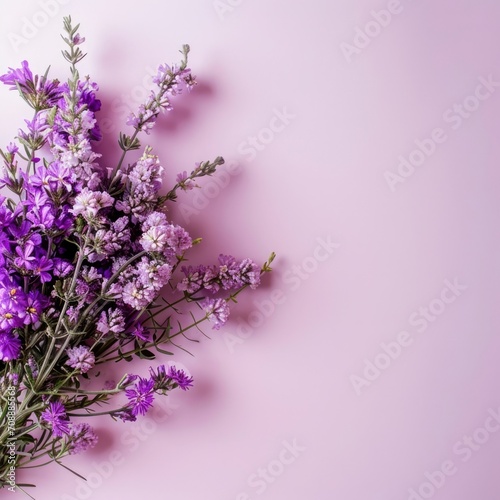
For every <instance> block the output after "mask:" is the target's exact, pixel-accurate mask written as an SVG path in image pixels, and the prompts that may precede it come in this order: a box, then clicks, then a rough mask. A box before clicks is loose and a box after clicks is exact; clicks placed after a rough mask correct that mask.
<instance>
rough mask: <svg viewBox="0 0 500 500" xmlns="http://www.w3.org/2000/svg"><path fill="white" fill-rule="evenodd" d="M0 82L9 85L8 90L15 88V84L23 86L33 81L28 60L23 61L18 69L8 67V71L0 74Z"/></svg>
mask: <svg viewBox="0 0 500 500" xmlns="http://www.w3.org/2000/svg"><path fill="white" fill-rule="evenodd" d="M0 82H2V83H3V84H5V85H9V86H10V87H9V90H17V84H19V85H20V86H22V87H23V86H27V85H28V84H29V83H31V82H33V73H32V72H31V70H30V68H29V64H28V61H23V62H22V63H21V67H20V68H19V69H14V68H9V72H8V73H6V74H5V75H2V76H0Z"/></svg>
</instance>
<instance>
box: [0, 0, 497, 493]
mask: <svg viewBox="0 0 500 500" xmlns="http://www.w3.org/2000/svg"><path fill="white" fill-rule="evenodd" d="M46 2H47V3H48V4H51V5H52V7H53V9H54V13H55V12H56V10H57V13H56V14H55V15H54V16H52V17H51V18H50V20H48V22H47V23H46V25H45V26H43V27H40V28H39V29H38V32H37V33H36V34H35V35H34V36H33V38H32V39H29V40H26V43H23V44H21V45H19V47H17V50H16V48H15V47H14V46H13V44H12V43H11V40H12V36H10V35H9V34H12V33H15V34H18V35H20V36H22V34H21V29H22V27H23V23H24V21H23V18H24V17H26V18H28V19H33V17H34V16H36V15H39V14H38V13H39V12H43V11H41V4H42V3H43V2H42V1H33V0H29V1H25V2H18V4H19V5H14V3H13V2H10V3H8V4H7V5H4V6H2V15H1V16H0V54H1V66H2V68H3V69H5V68H6V67H7V66H17V65H18V64H19V62H20V61H21V60H22V59H28V60H30V61H31V64H32V66H33V68H34V69H37V70H38V71H40V72H41V71H43V70H44V69H45V67H46V66H47V65H48V64H52V71H53V74H59V75H61V76H63V75H65V74H66V73H64V72H63V71H64V70H65V66H64V62H63V61H62V59H61V58H60V57H59V50H60V49H61V48H62V44H61V41H60V39H59V32H60V28H61V24H62V23H61V18H62V15H67V14H71V15H72V16H73V18H74V19H75V20H77V21H78V22H81V25H82V29H81V31H82V33H83V34H84V35H85V36H86V37H87V42H86V45H85V49H86V51H87V52H88V53H89V55H88V58H87V59H86V60H85V61H84V63H83V64H82V72H83V73H89V74H90V75H91V76H92V78H93V79H95V80H96V81H97V82H99V84H100V86H101V98H102V99H103V101H104V106H105V107H106V106H107V111H106V110H105V111H104V112H103V114H102V116H107V117H108V118H110V119H111V120H113V121H114V122H115V123H117V122H118V121H119V120H123V119H124V113H123V109H124V108H123V105H124V104H125V105H131V106H133V107H135V106H136V105H137V104H138V101H137V99H136V97H137V96H140V95H141V92H143V90H141V85H142V83H141V82H142V81H143V79H144V78H145V77H146V76H147V74H148V71H149V68H154V67H155V66H156V65H157V64H158V63H159V62H163V61H167V62H171V61H174V60H176V58H177V49H178V48H180V46H181V44H183V43H189V44H190V45H191V47H192V56H191V67H192V68H193V70H194V73H195V74H196V75H197V76H198V80H199V82H200V84H199V87H198V89H197V90H196V92H194V93H193V94H192V95H191V96H187V97H183V98H181V99H179V100H178V101H177V105H176V106H175V111H173V112H172V113H171V114H170V115H168V116H167V117H164V118H162V121H161V123H160V124H159V126H158V129H157V130H156V131H155V133H154V134H152V136H151V142H152V144H153V145H154V146H155V148H156V150H157V151H158V153H159V155H160V158H162V159H163V161H164V163H165V165H166V167H167V169H168V175H167V178H168V179H172V178H173V176H174V175H175V174H176V173H177V172H178V171H182V170H184V169H190V168H191V166H192V164H193V162H195V161H200V160H202V159H207V158H212V157H214V156H216V155H219V154H221V155H223V156H224V157H225V158H226V160H227V161H228V163H238V164H239V165H240V170H239V173H238V174H237V175H229V174H226V176H225V177H226V178H229V179H230V182H229V185H228V186H227V187H226V188H224V189H222V190H219V191H220V192H219V193H218V194H217V191H218V190H217V189H216V188H215V187H214V185H213V184H212V185H211V187H210V188H207V187H206V189H205V191H202V193H203V192H204V193H205V197H204V198H203V199H204V200H209V201H208V202H207V207H206V209H205V210H204V211H202V212H200V213H194V214H192V215H190V216H189V217H188V219H189V222H188V224H187V225H188V228H189V229H190V231H191V233H192V234H193V235H194V236H203V237H204V244H203V247H202V248H200V249H197V252H196V255H197V256H198V257H199V258H200V259H204V260H206V261H210V260H212V259H214V258H215V257H216V256H217V254H218V252H219V251H226V252H231V253H234V254H235V255H237V256H241V257H243V256H246V255H248V256H251V257H253V258H255V259H257V260H260V261H263V260H265V259H266V258H267V256H268V254H269V253H270V251H272V250H274V251H276V252H277V254H278V255H279V258H278V260H277V262H276V265H275V272H274V273H273V276H272V277H268V278H267V279H266V285H265V286H264V287H263V288H262V289H260V290H259V291H258V292H256V293H253V294H246V295H245V297H244V298H242V300H241V302H240V304H239V308H237V309H234V310H233V315H232V321H231V323H230V324H229V326H228V327H227V328H226V329H225V331H221V332H220V333H217V332H212V333H210V336H211V337H212V340H210V341H209V340H207V339H204V340H203V341H202V342H201V344H199V345H186V347H188V348H190V350H191V352H193V354H195V357H190V356H188V355H186V354H184V353H183V352H181V351H177V352H176V355H175V357H174V358H175V360H177V361H179V362H182V363H184V365H185V366H186V367H187V368H188V369H189V370H190V371H191V373H192V374H193V376H194V377H195V380H196V386H195V388H194V389H193V390H192V391H190V392H188V393H186V394H184V393H183V394H174V395H173V396H172V400H171V405H170V410H169V413H170V416H169V417H168V418H160V415H158V414H156V415H151V416H150V417H146V418H145V419H144V420H142V422H141V423H138V424H137V425H136V426H135V427H134V425H126V424H121V423H113V422H112V421H109V420H107V419H104V420H99V421H96V423H97V427H98V430H99V432H100V433H101V440H100V444H99V446H98V447H97V448H96V449H94V450H93V451H92V452H89V453H88V454H87V455H84V456H81V457H78V458H72V459H71V460H68V461H67V462H66V463H67V465H69V466H71V467H73V468H74V469H75V470H77V471H78V472H79V473H81V474H82V475H84V476H87V478H88V479H89V483H88V486H87V487H86V488H85V487H82V486H78V485H79V484H80V483H79V482H78V480H77V479H76V478H75V476H73V475H72V474H70V473H68V472H67V471H66V470H64V469H63V468H61V467H58V466H52V467H50V468H45V469H43V470H39V471H37V472H36V473H34V474H33V476H28V475H27V474H24V475H23V476H21V477H22V478H23V479H25V480H31V481H33V482H36V483H37V485H38V487H37V489H36V494H35V495H34V496H35V497H36V498H37V500H74V499H84V498H91V499H93V500H108V499H120V500H129V499H130V500H131V499H137V498H144V499H146V498H147V499H159V500H160V499H161V500H163V499H175V500H193V499H203V500H222V499H227V500H249V499H255V498H265V499H276V500H285V499H286V500H304V499H314V500H331V499H342V500H406V499H411V498H413V500H415V499H417V500H418V498H419V497H418V496H415V495H413V496H411V492H410V490H411V489H414V490H415V491H416V492H418V495H421V496H420V498H436V499H439V500H470V499H481V500H496V499H497V498H498V495H499V494H500V476H499V475H498V471H497V469H498V463H499V458H500V432H497V427H498V424H495V423H494V419H493V417H491V414H495V412H497V411H499V407H500V392H499V390H498V387H499V382H498V381H499V380H500V363H499V362H498V359H499V348H500V342H499V340H498V339H499V337H498V326H499V325H498V316H497V314H495V311H496V310H497V303H498V299H499V297H498V295H499V294H498V283H499V270H500V269H499V264H498V263H499V259H498V255H499V251H500V248H499V242H500V239H499V231H498V223H497V221H498V215H499V214H500V197H499V196H498V181H499V177H500V176H499V173H498V172H499V159H500V141H499V140H498V131H499V125H500V87H498V86H497V87H493V88H492V89H491V91H490V94H491V95H490V96H486V93H487V92H486V91H485V90H484V89H480V91H479V94H480V95H481V99H483V98H484V100H481V101H475V100H474V98H472V97H471V98H469V100H468V101H467V105H468V106H469V107H472V108H474V107H475V106H476V105H477V110H475V111H474V112H471V113H470V116H469V117H467V118H461V123H460V127H458V123H459V120H458V118H455V117H456V116H457V112H455V111H453V106H454V104H455V103H463V102H464V100H465V99H466V98H468V97H469V96H473V95H474V93H475V91H476V88H477V87H478V85H479V84H480V80H479V79H480V78H485V79H488V78H490V76H491V77H492V79H493V81H494V82H496V81H500V53H499V51H498V47H499V46H500V34H499V33H500V32H499V29H498V26H499V19H500V4H499V3H498V1H496V0H480V1H476V2H466V1H463V0H460V1H458V0H441V1H440V2H436V1H431V0H420V1H415V0H413V1H410V0H401V1H400V2H398V1H397V0H393V1H392V2H390V1H385V2H384V1H368V0H333V1H326V0H325V1H316V2H304V1H299V0H273V1H269V0H267V1H265V0H253V1H244V0H243V1H238V0H231V2H230V1H229V0H221V1H219V2H213V1H212V0H205V1H201V0H198V1H194V0H191V1H178V2H173V1H171V0H168V1H165V0H163V1H159V0H158V1H153V0H143V1H141V2H130V3H127V2H119V1H117V0H113V1H106V2H104V1H101V2H96V1H85V2H83V1H76V0H72V1H71V0H69V1H65V2H59V3H58V2H57V1H56V0H51V1H49V0H46ZM60 3H64V4H65V5H64V6H60ZM54 5H55V6H56V7H54ZM216 6H219V7H218V8H219V12H218V11H217V9H216ZM224 6H225V8H224ZM389 7H390V8H391V9H392V10H393V11H394V12H399V13H393V14H391V19H390V20H389V21H387V19H388V18H387V15H385V17H384V14H381V16H382V17H380V16H378V17H379V19H382V21H383V22H384V24H386V26H385V27H382V28H380V25H378V27H377V25H376V24H373V22H372V23H371V24H368V26H367V23H369V22H371V21H373V19H374V16H373V14H372V13H371V11H372V10H375V11H377V12H380V10H382V9H387V8H389ZM37 19H38V22H39V23H41V24H43V20H44V17H43V15H42V16H41V17H40V16H39V17H38V18H37ZM358 27H359V28H360V29H364V28H365V27H368V30H369V31H370V30H371V33H372V34H376V33H378V35H377V36H374V37H373V38H371V39H370V40H371V41H370V43H369V44H368V45H367V47H366V48H364V49H361V50H357V52H359V53H357V54H353V56H352V60H351V61H350V62H348V60H347V58H346V57H345V56H344V53H343V49H342V47H344V51H345V50H347V49H346V46H345V45H344V46H342V44H343V43H349V44H352V43H353V40H354V37H355V35H356V29H357V28H358ZM9 36H10V38H9ZM360 37H361V35H359V32H358V38H360ZM358 42H359V40H358ZM365 43H366V42H365ZM497 79H498V80H497ZM134 96H135V97H134ZM0 109H1V110H2V120H1V125H0V131H1V137H2V138H1V143H2V144H5V143H7V142H8V141H9V139H10V137H11V136H12V135H13V134H14V133H15V130H16V129H17V127H18V126H19V125H20V124H21V120H22V118H23V117H24V114H25V108H24V107H23V105H22V103H21V102H20V100H16V98H15V96H14V94H13V93H9V92H8V91H7V90H6V89H5V88H2V89H0ZM283 109H285V110H287V112H288V113H289V114H291V115H294V118H290V119H289V120H288V121H289V123H288V124H287V125H286V126H283V127H281V126H280V125H279V124H278V122H277V121H276V120H274V121H272V120H273V117H274V116H275V115H276V110H278V111H279V112H282V111H283ZM450 109H451V110H452V111H451V112H450V111H448V110H450ZM270 123H272V124H273V125H274V126H275V127H276V126H278V128H279V129H282V130H280V131H279V132H276V133H274V137H271V135H270V134H269V132H266V131H263V130H264V129H265V128H266V127H268V126H269V124H270ZM454 127H456V130H455V129H454ZM434 129H441V135H439V134H440V132H439V131H438V132H437V134H438V136H439V137H440V138H441V139H442V143H441V144H439V145H437V146H436V147H435V151H434V152H433V154H431V155H430V156H429V157H428V158H426V160H425V162H424V163H423V164H422V165H421V166H419V167H417V168H416V169H415V172H414V173H413V174H412V175H409V176H408V177H406V178H404V179H403V180H404V182H402V183H399V184H397V185H396V188H395V190H394V192H393V191H391V189H390V188H389V185H388V182H387V180H386V179H385V177H384V173H385V172H386V171H391V172H393V173H395V172H397V170H396V169H397V166H398V157H399V156H400V155H403V156H404V157H406V158H408V157H409V155H410V153H411V152H412V150H414V149H416V147H417V146H416V144H415V141H416V140H421V141H422V140H424V139H428V138H429V137H431V136H432V132H433V130H434ZM117 132H118V128H116V129H113V130H109V131H108V133H107V134H106V137H105V139H106V140H108V141H111V140H112V139H113V137H114V136H116V134H117ZM259 133H260V134H261V138H262V139H263V140H264V142H267V144H265V147H262V146H261V145H259V148H260V149H261V151H257V154H256V155H255V158H253V156H254V155H252V154H250V153H249V151H248V144H244V142H245V141H247V140H248V136H255V135H257V134H259ZM443 137H446V140H444V139H443ZM443 141H444V142H443ZM429 147H430V146H429ZM104 152H105V153H106V155H107V156H106V158H107V160H108V161H109V162H110V164H111V162H112V160H113V159H114V158H115V157H116V151H113V150H109V149H107V150H105V151H104ZM417 157H418V154H417ZM197 203H201V202H200V200H198V201H195V200H194V199H193V198H190V197H186V198H185V199H182V200H180V203H179V205H178V207H177V212H176V215H177V220H178V221H179V222H180V223H185V222H186V219H185V218H186V217H187V216H185V215H183V213H184V214H185V213H186V209H189V208H191V209H192V208H193V207H199V206H200V205H199V204H198V205H197ZM181 205H182V208H181ZM195 211H196V210H195ZM318 239H323V240H328V239H330V240H331V241H333V242H335V243H338V244H339V245H340V246H338V248H333V247H332V252H331V255H330V254H325V253H322V252H321V251H317V247H318ZM315 254H316V257H320V258H321V259H323V258H324V260H323V261H321V262H318V260H316V261H315V260H314V259H313V256H314V255H315ZM326 257H328V258H326ZM294 266H300V267H299V271H298V272H300V273H303V276H305V278H298V279H297V278H293V277H292V276H293V273H294V272H295V271H294ZM304 268H305V269H306V270H305V271H304ZM296 269H297V268H295V270H296ZM304 273H305V274H304ZM446 280H449V281H450V282H451V283H453V282H454V280H457V282H458V283H459V284H461V285H463V287H466V289H463V290H462V291H458V292H456V294H455V295H453V292H450V291H448V292H446V291H445V292H444V295H443V297H445V299H446V300H448V301H449V302H451V300H452V299H453V302H452V303H450V304H445V303H444V302H440V300H441V299H440V296H441V293H442V290H443V289H444V288H446V287H447V286H448V285H446V284H445V281H446ZM280 292H281V293H280ZM458 294H460V295H458ZM271 298H274V299H275V302H279V303H278V304H275V305H274V306H272V307H271V306H270V304H271V302H270V300H271ZM435 299H438V300H437V301H436V300H435ZM263 303H264V306H263V305H262V304H263ZM259 304H260V306H259ZM443 304H444V305H443ZM429 305H431V307H432V308H433V309H434V310H435V311H437V312H438V314H437V316H435V317H434V320H432V321H431V320H423V319H422V317H423V316H422V314H426V313H423V312H419V309H420V308H421V307H424V308H425V307H429ZM258 307H261V308H262V307H263V308H265V310H266V311H267V317H266V318H265V320H262V321H260V320H261V319H262V318H263V315H262V314H261V315H259V314H260V313H258ZM272 308H274V310H273V311H272ZM410 318H412V319H410ZM248 321H250V322H251V323H253V324H254V325H256V324H260V323H262V324H261V325H260V326H255V327H252V328H248V326H247V329H246V330H245V329H243V328H242V326H241V325H242V323H243V322H248ZM249 330H251V331H250V332H249ZM419 330H421V332H419ZM402 331H406V332H407V335H406V336H405V335H404V334H403V336H402V337H401V336H400V337H399V338H400V339H401V338H402V339H405V341H406V343H407V344H409V345H407V346H406V347H401V348H397V347H395V346H394V345H393V344H391V343H393V342H394V341H395V340H396V339H397V338H398V335H400V332H402ZM207 333H209V332H208V330H207ZM243 336H244V337H245V338H244V339H243V338H242V337H243ZM381 343H385V345H386V347H387V345H389V344H390V345H392V349H393V352H394V353H395V354H394V356H395V357H396V355H397V354H398V356H397V357H396V359H393V360H389V361H388V359H389V358H388V357H387V356H384V355H383V353H384V351H383V348H382V347H381ZM381 353H382V354H381ZM366 359H367V360H369V361H371V362H373V361H374V360H377V362H378V363H379V364H382V365H384V363H385V365H384V366H386V365H387V364H388V365H389V366H387V367H386V368H385V369H383V370H381V373H380V375H379V376H377V374H376V373H375V375H374V374H373V373H372V374H371V377H372V379H373V380H372V381H368V382H366V384H365V385H364V386H362V387H361V386H359V385H358V387H360V389H359V390H358V391H356V390H355V387H354V384H353V381H355V380H357V382H358V384H359V380H360V379H355V377H356V376H357V377H364V374H363V371H364V370H365V366H366V365H365V360H366ZM124 369H127V367H126V368H124ZM372 370H373V369H372ZM144 371H145V368H144ZM368 376H370V374H368ZM358 393H359V394H358ZM499 419H500V417H499ZM160 420H162V422H161V423H160ZM485 426H486V427H485ZM481 429H483V430H481ZM484 429H488V430H484ZM133 432H139V434H138V435H137V436H133V435H132V433H133ZM467 436H473V439H474V440H475V441H473V442H471V443H470V444H468V445H467V444H465V443H466V441H463V440H464V439H467ZM461 441H462V442H461ZM285 442H286V443H288V445H292V444H293V443H294V442H295V443H296V445H298V448H297V449H296V451H295V456H294V455H293V454H292V453H291V452H285V451H284V450H285V448H286V445H285V444H284V443H285ZM478 443H479V444H478ZM466 447H468V449H469V450H470V449H471V447H473V448H474V451H469V452H467V451H466ZM280 459H281V460H282V462H286V464H285V465H280V462H278V461H279V460H280ZM110 460H114V461H115V465H114V466H112V467H110V466H109V465H106V464H104V465H103V462H108V464H109V462H110ZM442 468H443V470H444V471H445V472H446V475H445V473H444V472H439V473H435V471H437V470H441V469H442ZM266 469H269V470H268V471H267V472H266ZM426 473H427V475H428V476H429V477H431V478H432V481H434V483H435V484H436V485H439V487H436V486H432V484H431V483H430V482H429V481H430V479H429V478H426ZM259 474H261V476H262V478H263V477H264V475H265V476H266V477H267V478H268V479H267V480H266V479H262V478H261V479H259V477H258V475H259ZM426 482H427V483H428V484H427V485H426V484H425V483H426ZM9 495H10V496H9ZM0 496H1V497H2V498H4V497H5V498H10V497H11V496H12V494H11V493H8V492H5V493H4V492H2V493H1V494H0ZM17 497H19V498H22V497H21V495H20V494H18V495H17V496H15V498H17Z"/></svg>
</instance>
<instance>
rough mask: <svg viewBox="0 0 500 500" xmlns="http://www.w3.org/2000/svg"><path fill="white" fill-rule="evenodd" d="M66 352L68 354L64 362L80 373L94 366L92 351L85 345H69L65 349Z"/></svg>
mask: <svg viewBox="0 0 500 500" xmlns="http://www.w3.org/2000/svg"><path fill="white" fill-rule="evenodd" d="M66 354H67V355H68V360H67V361H66V364H67V365H69V366H71V368H74V369H75V370H79V371H80V372H81V373H87V372H88V371H89V370H90V369H91V368H92V367H93V366H94V363H95V356H94V353H93V352H92V351H91V350H90V349H89V348H88V347H87V346H85V345H80V346H77V347H71V348H69V349H67V350H66Z"/></svg>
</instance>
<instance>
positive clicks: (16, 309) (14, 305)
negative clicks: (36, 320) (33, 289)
mask: <svg viewBox="0 0 500 500" xmlns="http://www.w3.org/2000/svg"><path fill="white" fill-rule="evenodd" d="M26 304H27V302H26V295H25V294H24V292H23V291H22V289H21V288H20V287H17V286H15V285H14V284H11V285H10V286H8V287H7V288H0V330H6V331H9V330H11V329H13V328H19V327H21V326H22V325H23V324H24V317H25V316H26Z"/></svg>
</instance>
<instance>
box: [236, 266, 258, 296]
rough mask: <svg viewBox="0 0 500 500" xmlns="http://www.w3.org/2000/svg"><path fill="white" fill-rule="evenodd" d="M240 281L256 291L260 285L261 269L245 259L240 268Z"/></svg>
mask: <svg viewBox="0 0 500 500" xmlns="http://www.w3.org/2000/svg"><path fill="white" fill-rule="evenodd" d="M238 268H239V273H240V280H241V282H242V283H243V284H245V285H250V288H252V289H255V288H257V287H258V286H259V285H260V268H259V266H258V265H257V264H255V262H253V261H252V260H250V259H244V260H242V261H241V262H240V264H239V266H238Z"/></svg>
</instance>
